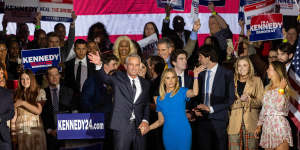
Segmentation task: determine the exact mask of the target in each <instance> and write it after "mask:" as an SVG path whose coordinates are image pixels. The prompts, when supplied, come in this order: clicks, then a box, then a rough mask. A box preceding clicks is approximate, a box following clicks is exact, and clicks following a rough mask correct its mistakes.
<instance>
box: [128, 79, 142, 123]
mask: <svg viewBox="0 0 300 150" xmlns="http://www.w3.org/2000/svg"><path fill="white" fill-rule="evenodd" d="M128 78H129V80H130V85H131V87H132V80H134V84H135V87H136V92H135V96H134V99H133V103H135V102H136V100H137V99H138V98H139V96H140V95H141V93H142V87H141V83H140V79H139V78H138V77H136V78H134V79H133V78H132V77H130V76H129V75H128ZM133 119H135V114H134V110H133V111H132V114H131V117H130V120H133Z"/></svg>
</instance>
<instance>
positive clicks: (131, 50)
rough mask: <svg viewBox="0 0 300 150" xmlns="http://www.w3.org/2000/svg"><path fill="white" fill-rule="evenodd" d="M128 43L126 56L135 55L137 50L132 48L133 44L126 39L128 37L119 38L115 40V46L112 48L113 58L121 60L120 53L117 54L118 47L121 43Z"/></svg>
mask: <svg viewBox="0 0 300 150" xmlns="http://www.w3.org/2000/svg"><path fill="white" fill-rule="evenodd" d="M123 40H124V41H128V42H129V49H130V50H129V53H128V55H130V54H133V53H137V50H136V48H135V46H134V44H133V42H132V41H131V39H130V38H129V37H128V36H119V37H118V38H117V40H116V41H115V44H114V46H113V54H114V55H115V56H117V58H118V59H119V60H121V59H120V52H119V45H120V42H121V41H123ZM120 62H121V61H119V63H120Z"/></svg>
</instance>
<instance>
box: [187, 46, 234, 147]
mask: <svg viewBox="0 0 300 150" xmlns="http://www.w3.org/2000/svg"><path fill="white" fill-rule="evenodd" d="M199 62H200V64H201V65H203V66H204V67H206V71H204V72H201V73H200V74H199V86H200V87H199V96H198V97H197V99H196V101H197V104H198V105H197V107H196V108H195V109H194V110H195V114H196V116H199V117H198V118H197V120H196V122H195V128H194V132H193V133H194V137H193V138H194V141H193V142H194V143H193V149H199V148H200V147H201V149H202V150H225V149H227V148H226V147H227V132H226V128H227V123H228V118H229V117H228V111H229V108H230V106H231V105H232V104H233V102H234V100H235V98H234V82H233V73H232V72H231V71H229V70H226V69H225V68H223V67H222V66H220V65H219V64H218V63H217V62H218V57H217V55H216V52H215V50H214V49H213V48H212V47H211V46H202V47H201V48H200V51H199Z"/></svg>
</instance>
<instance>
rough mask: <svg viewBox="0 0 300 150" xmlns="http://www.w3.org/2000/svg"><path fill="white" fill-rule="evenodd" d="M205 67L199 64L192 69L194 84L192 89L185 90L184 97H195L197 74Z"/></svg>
mask: <svg viewBox="0 0 300 150" xmlns="http://www.w3.org/2000/svg"><path fill="white" fill-rule="evenodd" d="M205 69H206V68H205V67H204V66H202V65H201V66H199V67H197V68H195V69H194V84H193V89H192V90H191V89H190V90H188V91H187V92H186V97H189V98H191V97H195V96H197V95H198V93H199V85H198V75H199V73H200V72H202V71H204V70H205Z"/></svg>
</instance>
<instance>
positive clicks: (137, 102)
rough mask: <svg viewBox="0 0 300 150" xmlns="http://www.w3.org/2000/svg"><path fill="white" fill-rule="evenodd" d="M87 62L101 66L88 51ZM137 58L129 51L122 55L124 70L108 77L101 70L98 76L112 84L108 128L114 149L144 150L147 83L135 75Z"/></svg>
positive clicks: (98, 58) (148, 86) (138, 60)
mask: <svg viewBox="0 0 300 150" xmlns="http://www.w3.org/2000/svg"><path fill="white" fill-rule="evenodd" d="M89 59H90V60H91V62H93V63H95V64H97V65H101V59H100V57H99V55H98V56H97V55H93V54H89ZM140 63H141V58H140V57H139V56H138V55H137V54H131V55H129V56H128V57H127V58H126V61H125V69H126V72H116V73H115V74H113V75H112V76H109V75H107V74H106V73H105V71H104V69H101V70H100V71H99V72H98V75H99V77H100V78H101V79H102V80H103V81H105V82H106V83H108V84H110V85H112V86H113V89H114V95H113V97H114V106H113V111H112V117H111V123H110V128H111V129H112V130H113V137H114V146H115V148H114V149H115V150H130V147H131V145H132V147H133V149H135V150H144V149H145V148H146V147H145V146H146V145H145V142H146V140H145V137H144V136H143V135H144V134H146V133H147V132H148V131H149V124H148V120H149V101H150V100H149V98H150V95H149V89H150V83H149V82H148V81H147V80H145V79H143V78H141V77H138V72H139V69H140Z"/></svg>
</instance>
